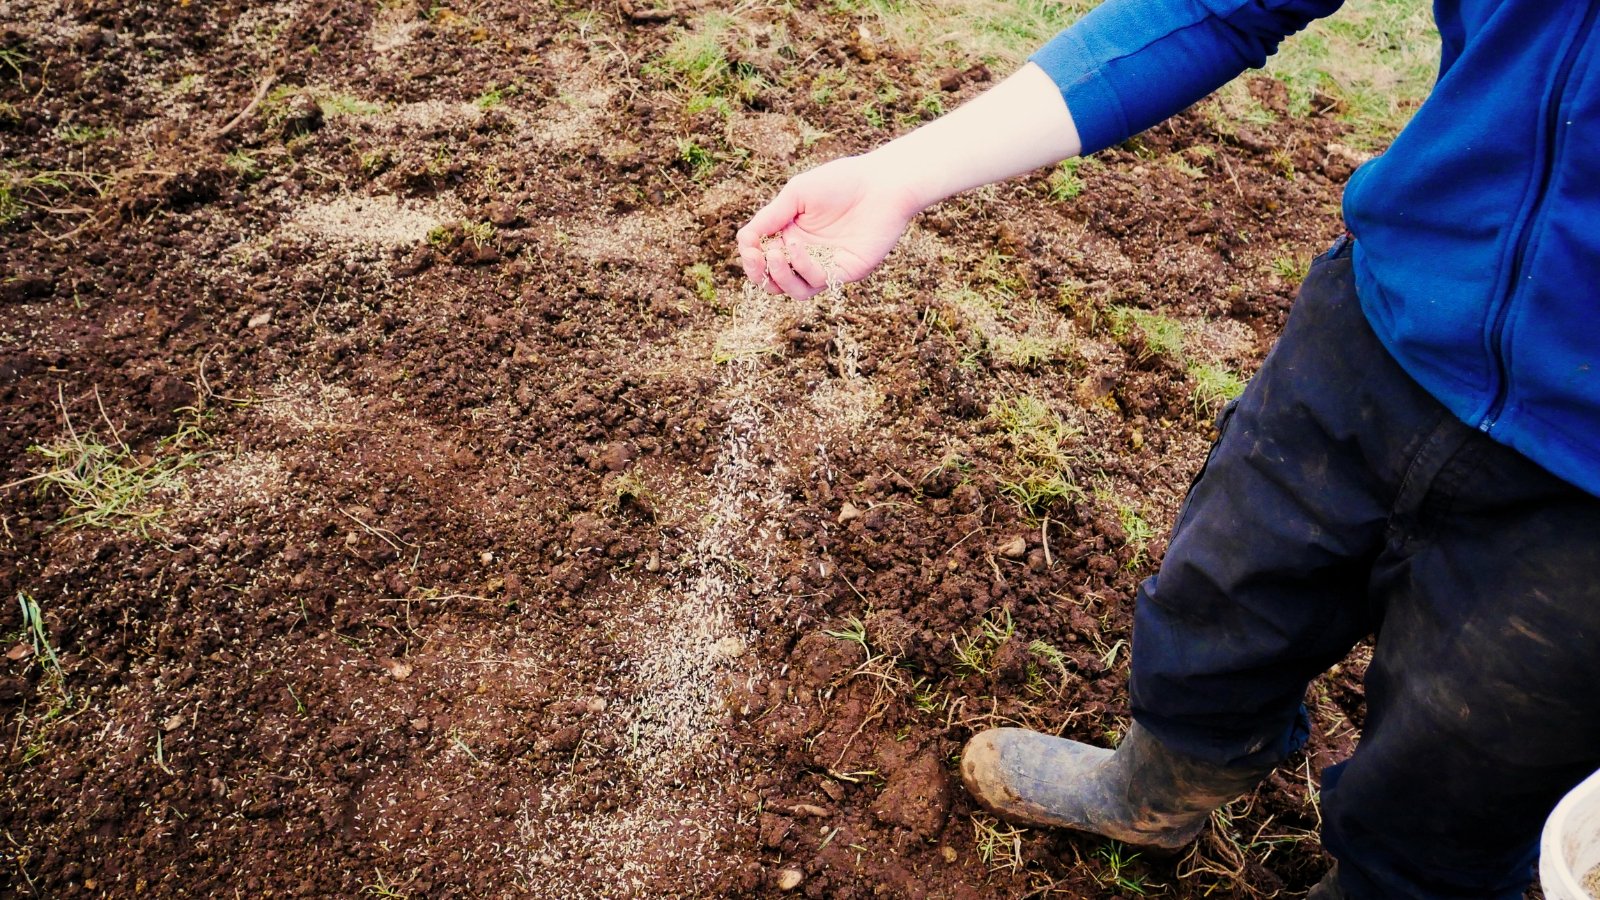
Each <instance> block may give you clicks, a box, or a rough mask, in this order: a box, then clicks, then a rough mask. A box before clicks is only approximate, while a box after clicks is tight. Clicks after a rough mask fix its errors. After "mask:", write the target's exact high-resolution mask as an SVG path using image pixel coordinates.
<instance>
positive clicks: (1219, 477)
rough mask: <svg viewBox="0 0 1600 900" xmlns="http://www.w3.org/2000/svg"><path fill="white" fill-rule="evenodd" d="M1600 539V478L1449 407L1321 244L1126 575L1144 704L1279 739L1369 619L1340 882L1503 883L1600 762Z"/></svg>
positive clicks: (1215, 729) (1182, 720) (1177, 720)
mask: <svg viewBox="0 0 1600 900" xmlns="http://www.w3.org/2000/svg"><path fill="white" fill-rule="evenodd" d="M1597 545H1600V501H1597V500H1596V499H1595V498H1593V497H1591V496H1589V495H1586V494H1583V493H1581V492H1579V491H1577V490H1576V489H1575V488H1572V487H1570V486H1569V485H1566V484H1565V483H1563V482H1560V481H1559V480H1557V479H1555V478H1553V477H1552V476H1549V475H1548V474H1546V473H1544V472H1543V471H1542V470H1540V469H1539V468H1538V467H1537V466H1534V465H1533V464H1532V463H1530V462H1528V461H1527V460H1526V459H1524V458H1522V457H1521V456H1520V455H1518V454H1516V453H1515V452H1513V451H1510V450H1508V449H1506V448H1504V447H1502V446H1500V445H1498V444H1496V443H1494V442H1493V441H1492V440H1490V439H1489V438H1487V437H1486V436H1483V435H1480V434H1478V433H1477V432H1474V431H1472V430H1470V429H1468V428H1466V427H1465V426H1464V425H1462V424H1461V423H1459V422H1458V421H1457V420H1455V419H1454V417H1452V416H1451V415H1450V414H1449V413H1448V412H1447V411H1446V410H1444V409H1443V408H1442V407H1441V406H1440V405H1439V404H1438V403H1437V402H1436V401H1435V400H1434V399H1433V398H1432V397H1431V396H1429V395H1428V394H1427V393H1426V392H1425V391H1423V390H1422V389H1421V388H1420V387H1418V386H1417V385H1416V384H1415V382H1413V381H1412V380H1411V379H1410V378H1409V377H1408V376H1407V375H1406V374H1405V373H1404V372H1403V371H1402V370H1401V369H1400V368H1399V366H1398V365H1397V364H1396V363H1395V362H1394V360H1393V358H1392V357H1390V356H1389V355H1388V353H1387V351H1385V350H1384V349H1383V348H1382V346H1381V345H1380V344H1379V342H1378V341H1377V338H1376V337H1375V336H1374V335H1373V334H1372V331H1371V329H1370V327H1369V326H1368V325H1367V323H1366V320H1365V318H1364V317H1363V316H1362V315H1361V312H1360V310H1359V307H1358V301H1357V300H1356V297H1355V293H1354V287H1353V284H1352V279H1351V275H1350V268H1349V262H1348V260H1347V259H1345V258H1342V256H1339V255H1336V256H1334V257H1333V258H1330V259H1325V260H1321V261H1319V262H1318V264H1317V265H1316V266H1315V267H1314V268H1313V271H1312V274H1311V275H1310V277H1309V278H1308V279H1307V281H1306V284H1305V285H1304V286H1303V287H1302V289H1301V295H1300V299H1299V301H1298V302H1297V303H1296V306H1295V309H1294V312H1293V314H1292V315H1291V317H1290V321H1289V325H1288V327H1287V328H1286V329H1285V333H1284V335H1283V337H1282V338H1281V340H1280V342H1279V344H1278V346H1277V347H1276V348H1275V349H1274V351H1273V353H1272V355H1271V356H1270V357H1269V358H1268V360H1267V362H1266V363H1265V364H1264V365H1263V367H1262V369H1261V371H1260V373H1258V375H1257V376H1256V378H1255V379H1253V380H1252V382H1251V384H1250V386H1249V388H1248V389H1247V390H1246V392H1245V393H1244V395H1243V396H1242V397H1241V398H1240V399H1239V401H1238V403H1237V406H1236V408H1234V409H1233V410H1232V411H1231V413H1230V414H1229V415H1228V416H1227V417H1226V419H1225V421H1224V422H1223V424H1222V433H1221V435H1220V437H1219V439H1218V442H1217V444H1216V446H1215V447H1214V448H1213V451H1212V455H1211V458H1210V459H1209V460H1208V462H1207V465H1206V467H1205V470H1204V472H1203V474H1202V475H1201V477H1200V478H1199V479H1198V481H1197V482H1196V484H1195V486H1194V488H1193V489H1192V490H1191V493H1190V497H1189V498H1188V500H1187V502H1186V504H1185V507H1184V510H1183V511H1182V512H1181V513H1180V515H1179V521H1178V523H1177V525H1176V526H1175V527H1174V531H1173V536H1172V540H1171V543H1170V545H1169V549H1168V552H1167V556H1166V558H1165V561H1164V562H1163V564H1162V568H1161V570H1160V572H1159V573H1158V574H1157V576H1156V577H1155V578H1152V579H1150V580H1149V581H1147V582H1146V584H1145V585H1144V586H1143V587H1142V589H1141V591H1140V596H1139V600H1138V606H1137V609H1136V614H1135V622H1134V648H1133V650H1134V655H1133V678H1132V683H1131V685H1130V693H1131V700H1132V706H1133V712H1134V716H1135V718H1136V719H1137V720H1138V721H1139V722H1140V723H1141V724H1142V725H1143V726H1144V727H1145V728H1146V729H1147V730H1149V731H1150V732H1151V733H1152V734H1153V735H1154V736H1155V737H1156V738H1157V739H1158V740H1160V741H1161V742H1162V743H1163V744H1165V745H1167V746H1169V747H1171V748H1172V749H1174V750H1176V751H1179V752H1182V753H1186V754H1189V755H1191V756H1194V757H1197V758H1200V759H1204V760H1208V761H1212V762H1218V763H1224V764H1240V765H1249V764H1259V763H1261V762H1263V761H1268V762H1270V761H1273V760H1276V759H1281V758H1282V757H1283V756H1284V755H1286V754H1287V753H1288V752H1290V751H1291V750H1292V749H1293V747H1294V745H1295V742H1296V739H1297V721H1298V718H1297V712H1298V711H1299V709H1300V702H1301V699H1302V697H1303V694H1304V690H1305V686H1306V684H1307V683H1308V682H1309V680H1310V679H1311V678H1313V677H1315V675H1317V674H1318V673H1320V672H1322V671H1323V670H1324V669H1325V668H1326V667H1327V666H1328V665H1330V664H1332V663H1333V662H1336V661H1337V660H1339V659H1340V658H1342V657H1343V656H1344V655H1345V653H1346V652H1347V651H1348V649H1349V647H1350V646H1351V645H1352V644H1353V643H1354V642H1355V641H1357V640H1359V639H1361V638H1362V637H1363V636H1364V635H1366V634H1368V633H1371V632H1373V631H1376V632H1377V633H1378V640H1377V649H1376V653H1375V658H1374V663H1373V665H1372V667H1371V669H1370V672H1369V685H1368V689H1369V691H1368V705H1369V713H1368V718H1367V725H1366V729H1365V734H1364V737H1363V740H1362V743H1361V745H1360V747H1359V749H1358V750H1357V752H1356V754H1355V756H1354V757H1353V758H1352V759H1351V760H1350V761H1349V763H1348V764H1346V765H1344V766H1341V767H1337V768H1336V769H1334V770H1331V771H1330V773H1329V777H1328V781H1327V785H1326V790H1325V794H1324V802H1325V814H1324V815H1325V821H1326V822H1327V828H1326V833H1325V841H1326V844H1327V846H1328V847H1329V848H1330V850H1331V851H1332V852H1333V853H1334V854H1335V856H1336V857H1337V858H1339V859H1340V861H1341V871H1342V873H1343V874H1342V879H1341V881H1342V883H1343V884H1344V886H1345V887H1346V889H1347V890H1348V891H1349V892H1350V893H1351V895H1352V896H1357V897H1371V896H1421V897H1427V896H1437V897H1451V896H1492V895H1495V894H1496V892H1500V893H1503V894H1505V895H1506V896H1512V895H1514V893H1515V891H1516V890H1518V889H1519V888H1518V886H1519V885H1520V884H1522V883H1524V882H1525V881H1526V879H1527V876H1528V866H1527V863H1528V861H1529V859H1530V854H1531V852H1532V846H1533V841H1534V839H1535V838H1536V836H1537V830H1538V824H1539V822H1540V821H1542V818H1543V816H1544V814H1545V813H1547V812H1548V810H1549V808H1550V806H1551V805H1552V804H1553V803H1554V802H1555V800H1556V799H1557V798H1558V797H1559V795H1560V793H1561V792H1562V791H1564V790H1565V789H1566V788H1567V787H1570V786H1571V785H1572V784H1574V783H1576V782H1577V781H1578V780H1579V779H1581V778H1582V777H1583V775H1584V774H1586V773H1587V772H1588V771H1590V770H1592V769H1593V768H1594V767H1595V766H1596V765H1597V764H1600V758H1597V756H1600V735H1597V732H1596V727H1597V726H1596V722H1597V720H1600V708H1596V705H1595V701H1594V700H1593V699H1592V697H1593V696H1594V694H1595V693H1596V692H1597V688H1600V670H1597V665H1600V664H1597V659H1600V652H1597V650H1596V648H1597V647H1600V594H1597V593H1596V589H1595V588H1594V587H1592V586H1591V584H1590V582H1597V583H1600V579H1597V578H1596V575H1595V573H1596V571H1597V566H1596V563H1600V558H1597Z"/></svg>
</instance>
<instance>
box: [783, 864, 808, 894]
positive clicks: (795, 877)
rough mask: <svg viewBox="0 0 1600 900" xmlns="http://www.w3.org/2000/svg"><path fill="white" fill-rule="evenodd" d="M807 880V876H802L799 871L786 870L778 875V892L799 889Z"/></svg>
mask: <svg viewBox="0 0 1600 900" xmlns="http://www.w3.org/2000/svg"><path fill="white" fill-rule="evenodd" d="M805 878H806V876H805V875H803V874H801V872H800V870H799V869H784V870H783V871H782V872H779V873H778V890H780V891H792V890H794V889H795V888H797V887H799V886H800V882H802V881H804V880H805Z"/></svg>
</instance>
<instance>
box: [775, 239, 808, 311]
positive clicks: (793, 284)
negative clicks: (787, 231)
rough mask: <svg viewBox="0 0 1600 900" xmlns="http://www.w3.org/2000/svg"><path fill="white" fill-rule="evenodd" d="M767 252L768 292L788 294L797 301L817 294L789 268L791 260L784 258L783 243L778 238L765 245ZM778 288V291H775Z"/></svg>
mask: <svg viewBox="0 0 1600 900" xmlns="http://www.w3.org/2000/svg"><path fill="white" fill-rule="evenodd" d="M765 246H766V251H767V279H768V288H767V289H768V290H770V291H773V293H783V294H788V295H789V296H791V297H793V298H794V299H796V300H804V299H806V298H807V297H811V296H813V295H815V294H816V291H815V290H814V289H812V287H811V285H809V284H807V283H806V281H805V279H803V278H801V277H800V276H799V275H796V274H795V272H794V269H793V268H791V267H790V266H789V260H788V259H787V258H785V256H784V250H783V241H782V240H779V239H777V238H774V239H772V240H769V241H767V242H766V244H765ZM774 288H776V290H774Z"/></svg>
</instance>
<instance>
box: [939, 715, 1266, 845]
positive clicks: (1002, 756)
mask: <svg viewBox="0 0 1600 900" xmlns="http://www.w3.org/2000/svg"><path fill="white" fill-rule="evenodd" d="M1271 771H1272V767H1271V766H1265V767H1258V768H1249V769H1241V768H1231V767H1223V766H1218V765H1214V764H1211V763H1205V762H1201V761H1199V760H1195V759H1191V758H1188V757H1184V756H1180V755H1178V754H1176V753H1173V752H1171V751H1170V750H1168V749H1166V748H1165V747H1163V746H1162V745H1161V744H1159V743H1157V741H1156V739H1155V738H1154V737H1152V736H1151V735H1150V733H1149V732H1148V731H1145V730H1144V729H1143V728H1141V727H1140V726H1139V725H1138V724H1135V725H1134V726H1133V727H1132V728H1130V729H1129V730H1128V736H1127V737H1126V738H1124V739H1123V741H1122V745H1121V746H1120V747H1118V748H1117V749H1116V750H1115V751H1112V750H1104V749H1101V748H1099V747H1091V746H1089V745H1088V744H1080V743H1078V742H1077V741H1069V740H1067V739H1065V738H1058V737H1052V736H1050V735H1047V734H1040V733H1039V732H1037V731H1027V730H1025V729H1021V728H994V729H990V730H989V731H985V732H982V733H980V734H978V735H977V736H975V737H973V738H972V740H970V741H968V742H967V746H966V749H964V750H963V751H962V752H961V780H962V781H963V782H965V783H966V786H967V790H968V791H970V792H971V793H972V796H973V797H975V798H976V799H977V801H978V802H979V803H980V804H982V805H983V807H984V808H985V809H987V810H989V811H990V812H993V813H995V814H996V815H998V816H1001V817H1003V818H1005V819H1009V820H1010V821H1013V822H1017V823H1020V824H1025V825H1048V826H1056V827H1060V828H1073V829H1077V830H1079V831H1090V832H1093V833H1095V834H1099V835H1104V836H1105V837H1108V838H1114V839H1116V840H1119V841H1125V842H1127V843H1129V844H1137V845H1140V846H1144V847H1159V848H1164V849H1169V850H1175V849H1178V848H1180V847H1182V846H1184V845H1186V844H1188V843H1189V842H1191V841H1193V840H1194V839H1195V838H1196V837H1197V836H1198V835H1199V834H1200V829H1202V828H1204V827H1205V824H1206V821H1207V820H1208V819H1209V818H1210V816H1211V811H1212V810H1214V809H1217V808H1218V807H1220V806H1222V804H1224V803H1227V802H1228V801H1230V800H1233V799H1234V798H1236V797H1238V796H1240V795H1241V794H1244V793H1246V792H1248V791H1249V790H1250V789H1252V788H1254V787H1255V786H1256V784H1258V783H1259V782H1260V781H1261V779H1263V778H1265V777H1266V776H1267V773H1268V772H1271Z"/></svg>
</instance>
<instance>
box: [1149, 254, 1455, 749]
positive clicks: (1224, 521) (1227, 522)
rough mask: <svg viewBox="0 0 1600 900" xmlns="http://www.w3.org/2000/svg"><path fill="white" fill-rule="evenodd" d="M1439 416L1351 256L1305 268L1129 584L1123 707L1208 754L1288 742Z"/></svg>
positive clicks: (1348, 634) (1365, 611)
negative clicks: (1363, 291)
mask: <svg viewBox="0 0 1600 900" xmlns="http://www.w3.org/2000/svg"><path fill="white" fill-rule="evenodd" d="M1448 415H1449V414H1448V412H1446V411H1445V410H1444V409H1442V408H1441V407H1440V406H1439V404H1438V403H1437V402H1435V401H1434V400H1433V398H1432V397H1431V396H1429V395H1428V394H1427V393H1426V392H1424V391H1423V390H1422V389H1421V388H1420V387H1418V386H1417V385H1416V383H1415V382H1413V381H1412V380H1411V379H1410V378H1409V377H1408V376H1406V374H1405V373H1404V372H1403V371H1401V370H1400V369H1399V367H1398V366H1397V365H1396V364H1395V363H1394V361H1393V359H1392V358H1391V357H1390V356H1389V355H1388V353H1387V352H1386V351H1385V350H1384V349H1383V347H1382V346H1381V345H1380V344H1379V343H1378V341H1377V339H1376V337H1375V336H1374V335H1373V334H1372V331H1371V328H1370V327H1368V326H1367V324H1366V320H1365V318H1364V317H1363V316H1362V314H1361V311H1360V309H1359V305H1358V303H1357V301H1356V298H1355V292H1354V287H1353V279H1352V276H1351V271H1350V263H1349V260H1348V258H1345V257H1344V256H1342V255H1332V257H1331V258H1324V259H1321V260H1319V261H1318V262H1317V263H1316V264H1315V265H1313V267H1312V271H1311V274H1310V275H1309V276H1308V277H1307V279H1306V282H1305V284H1304V285H1302V287H1301V289H1300V296H1299V299H1298V300H1297V302H1296V304H1295V307H1294V310H1293V312H1292V314H1291V315H1290V318H1289V322H1288V325H1287V326H1286V327H1285V329H1284V333H1283V335H1282V337H1281V338H1280V339H1279V341H1278V344H1277V346H1275V347H1274V348H1273V351H1272V353H1271V354H1270V355H1269V356H1268V358H1267V360H1266V362H1265V363H1263V365H1262V367H1261V369H1260V371H1259V372H1258V373H1257V374H1256V376H1255V377H1254V378H1253V379H1251V381H1250V384H1249V386H1248V387H1247V388H1246V389H1245V392H1244V394H1243V395H1241V396H1240V398H1239V399H1238V401H1237V402H1236V404H1235V405H1234V406H1233V408H1232V409H1231V410H1229V411H1225V413H1224V416H1223V419H1222V421H1221V425H1220V429H1221V432H1220V435H1219V437H1218V439H1217V442H1216V444H1215V445H1214V447H1213V448H1212V451H1211V456H1210V458H1209V459H1208V460H1207V462H1206V465H1205V468H1204V469H1203V471H1202V473H1201V475H1200V477H1199V478H1198V479H1197V481H1196V482H1195V484H1194V486H1193V488H1192V489H1191V490H1190V493H1189V497H1188V499H1187V500H1186V501H1185V504H1184V508H1183V510H1182V511H1181V512H1180V513H1179V516H1178V522H1177V524H1176V525H1175V526H1174V528H1173V532H1172V538H1171V541H1170V543H1169V545H1168V549H1167V554H1166V557H1165V559H1164V561H1163V563H1162V566H1161V570H1160V572H1159V573H1158V574H1157V575H1156V576H1155V577H1154V578H1151V579H1149V580H1147V581H1146V582H1145V584H1144V585H1143V586H1141V589H1140V592H1139V598H1138V604H1137V607H1136V610H1135V616H1134V628H1133V672H1132V680H1131V684H1130V694H1131V701H1132V706H1133V713H1134V717H1135V719H1137V720H1138V721H1139V722H1140V723H1141V724H1142V725H1144V726H1145V728H1147V729H1149V730H1150V731H1151V733H1153V734H1154V735H1155V736H1156V737H1157V738H1158V739H1160V740H1161V741H1162V742H1163V743H1165V744H1168V745H1169V746H1171V747H1173V748H1174V749H1176V750H1179V751H1181V752H1184V753H1187V754H1190V755H1192V756H1196V757H1199V758H1201V759H1205V760H1209V761H1211V762H1216V763H1224V764H1227V763H1240V764H1251V763H1260V762H1274V761H1276V760H1279V759H1282V758H1283V757H1284V756H1286V755H1287V754H1288V753H1289V752H1290V751H1291V750H1292V749H1294V747H1295V745H1296V743H1297V741H1298V740H1300V739H1302V738H1303V734H1304V732H1303V728H1302V727H1300V726H1299V723H1300V722H1301V721H1302V718H1301V716H1302V713H1301V700H1302V698H1303V696H1304V694H1305V688H1306V685H1307V683H1308V682H1309V681H1310V680H1311V679H1312V678H1314V677H1315V676H1316V675H1317V674H1319V673H1321V672H1322V671H1324V670H1325V669H1326V668H1327V667H1328V666H1330V665H1332V664H1333V663H1335V662H1337V661H1339V660H1340V659H1342V658H1343V657H1344V656H1345V655H1346V653H1347V652H1348V651H1349V649H1350V647H1351V646H1352V645H1354V644H1355V642H1356V641H1358V640H1360V639H1362V638H1363V637H1365V636H1366V635H1368V634H1370V633H1371V632H1372V631H1373V630H1374V628H1375V626H1376V612H1377V610H1375V609H1373V608H1372V607H1371V606H1370V604H1368V603H1367V602H1366V599H1365V598H1366V595H1367V582H1368V577H1369V571H1370V569H1371V565H1372V562H1373V560H1374V559H1376V558H1377V556H1378V554H1379V553H1380V552H1381V550H1382V547H1383V542H1384V531H1385V528H1386V525H1387V520H1388V516H1389V509H1390V506H1391V504H1392V498H1393V496H1394V495H1395V494H1396V492H1397V491H1398V486H1399V484H1400V483H1401V482H1402V481H1403V479H1404V477H1405V471H1406V465H1407V462H1408V461H1409V459H1410V458H1412V457H1413V456H1414V455H1415V454H1416V453H1417V452H1418V448H1419V444H1420V441H1421V440H1422V438H1421V437H1419V435H1425V434H1427V433H1429V432H1430V431H1431V430H1432V429H1433V428H1435V427H1436V426H1437V425H1438V424H1439V423H1440V422H1441V421H1443V420H1445V419H1446V418H1447V417H1448Z"/></svg>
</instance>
